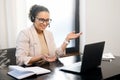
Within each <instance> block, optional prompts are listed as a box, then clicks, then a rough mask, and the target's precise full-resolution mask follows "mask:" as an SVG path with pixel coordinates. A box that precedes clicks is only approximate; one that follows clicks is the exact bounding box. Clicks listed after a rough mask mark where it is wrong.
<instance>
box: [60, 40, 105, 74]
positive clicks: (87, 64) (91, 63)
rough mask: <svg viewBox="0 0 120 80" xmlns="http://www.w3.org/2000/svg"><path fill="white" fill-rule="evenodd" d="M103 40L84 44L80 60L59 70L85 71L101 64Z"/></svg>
mask: <svg viewBox="0 0 120 80" xmlns="http://www.w3.org/2000/svg"><path fill="white" fill-rule="evenodd" d="M104 45H105V41H101V42H96V43H91V44H86V45H85V47H84V52H83V55H82V60H81V61H79V62H76V63H74V64H72V65H69V66H63V67H61V68H60V70H62V71H65V72H70V73H78V74H79V73H85V72H87V71H88V70H92V69H94V68H97V67H98V66H100V65H101V60H102V54H103V50H104Z"/></svg>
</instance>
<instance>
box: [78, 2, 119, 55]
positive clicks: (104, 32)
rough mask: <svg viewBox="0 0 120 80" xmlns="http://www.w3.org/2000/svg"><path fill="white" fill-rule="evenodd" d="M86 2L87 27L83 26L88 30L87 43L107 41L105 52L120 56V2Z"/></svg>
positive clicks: (86, 33) (86, 32) (86, 31)
mask: <svg viewBox="0 0 120 80" xmlns="http://www.w3.org/2000/svg"><path fill="white" fill-rule="evenodd" d="M81 1H82V0H81ZM85 2H86V3H85V4H84V7H86V11H85V14H86V17H84V18H86V22H85V24H86V26H81V27H85V28H86V29H85V41H86V42H85V43H91V42H98V41H103V40H104V41H106V44H105V49H104V52H105V53H107V52H112V53H113V54H114V55H119V56H120V34H119V30H120V5H119V3H120V0H85ZM80 20H83V19H80Z"/></svg>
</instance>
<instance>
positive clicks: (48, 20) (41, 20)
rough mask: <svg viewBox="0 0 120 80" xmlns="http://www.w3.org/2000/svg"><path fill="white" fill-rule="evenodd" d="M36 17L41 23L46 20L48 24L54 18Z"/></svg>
mask: <svg viewBox="0 0 120 80" xmlns="http://www.w3.org/2000/svg"><path fill="white" fill-rule="evenodd" d="M36 19H37V20H38V21H39V22H40V23H44V22H46V23H47V24H49V23H50V22H51V21H52V19H44V18H38V17H36Z"/></svg>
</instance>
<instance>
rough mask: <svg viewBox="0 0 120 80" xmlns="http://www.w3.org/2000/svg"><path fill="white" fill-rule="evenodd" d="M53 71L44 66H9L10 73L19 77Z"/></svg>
mask: <svg viewBox="0 0 120 80" xmlns="http://www.w3.org/2000/svg"><path fill="white" fill-rule="evenodd" d="M50 72H51V71H50V70H48V69H45V68H42V67H37V66H36V67H25V68H24V67H21V66H13V65H12V66H9V72H8V74H9V75H11V76H13V77H15V78H17V79H23V78H26V77H29V76H32V75H39V74H45V73H50Z"/></svg>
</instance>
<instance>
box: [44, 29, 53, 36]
mask: <svg viewBox="0 0 120 80" xmlns="http://www.w3.org/2000/svg"><path fill="white" fill-rule="evenodd" d="M44 33H45V34H49V35H53V34H52V32H51V31H49V30H44Z"/></svg>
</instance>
